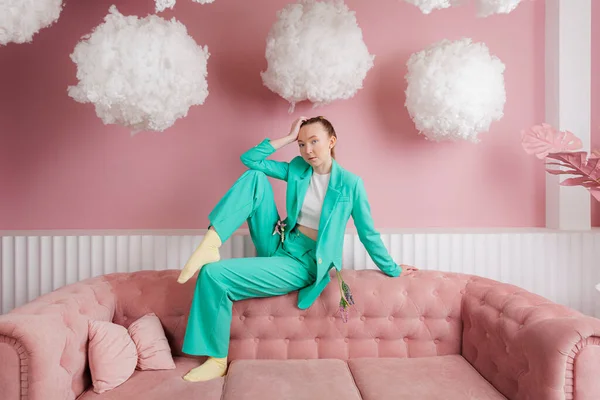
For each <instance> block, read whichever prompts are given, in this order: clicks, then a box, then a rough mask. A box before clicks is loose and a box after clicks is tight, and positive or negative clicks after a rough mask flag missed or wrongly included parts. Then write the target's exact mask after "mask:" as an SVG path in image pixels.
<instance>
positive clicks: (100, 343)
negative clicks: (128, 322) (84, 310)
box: [88, 320, 138, 394]
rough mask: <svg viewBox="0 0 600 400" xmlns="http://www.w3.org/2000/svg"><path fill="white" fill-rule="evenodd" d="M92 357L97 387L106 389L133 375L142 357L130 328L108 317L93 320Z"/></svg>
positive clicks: (91, 326)
mask: <svg viewBox="0 0 600 400" xmlns="http://www.w3.org/2000/svg"><path fill="white" fill-rule="evenodd" d="M88 328H89V340H90V342H89V348H88V357H89V363H90V372H91V374H92V383H93V390H94V392H96V393H99V394H100V393H104V392H106V391H108V390H111V389H114V388H116V387H117V386H119V385H121V384H122V383H123V382H125V381H126V380H127V379H129V378H130V377H131V375H133V373H134V371H135V367H136V364H137V360H138V355H137V350H136V347H135V343H134V342H133V340H132V339H131V337H130V336H129V334H128V332H127V329H125V327H123V326H121V325H117V324H114V323H112V322H107V321H91V320H90V321H89V323H88Z"/></svg>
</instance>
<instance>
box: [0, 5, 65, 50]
mask: <svg viewBox="0 0 600 400" xmlns="http://www.w3.org/2000/svg"><path fill="white" fill-rule="evenodd" d="M62 3H63V2H62V0H0V45H5V44H7V43H10V42H13V43H26V42H31V40H32V39H33V36H34V35H35V34H36V33H38V32H39V31H40V30H41V29H43V28H47V27H49V26H50V25H52V24H53V23H54V22H56V21H57V20H58V17H59V16H60V13H61V11H62V6H63V4H62Z"/></svg>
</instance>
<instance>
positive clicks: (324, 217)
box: [317, 160, 341, 242]
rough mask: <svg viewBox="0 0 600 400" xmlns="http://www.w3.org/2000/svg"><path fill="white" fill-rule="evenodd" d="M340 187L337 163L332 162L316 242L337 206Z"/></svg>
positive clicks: (339, 173)
mask: <svg viewBox="0 0 600 400" xmlns="http://www.w3.org/2000/svg"><path fill="white" fill-rule="evenodd" d="M340 186H341V171H340V166H339V165H338V163H337V161H335V160H333V164H332V166H331V176H330V178H329V185H328V186H327V192H326V193H325V199H324V200H323V208H322V210H321V218H320V220H319V233H318V238H317V242H318V241H319V239H320V238H321V234H322V233H323V232H324V231H325V229H327V224H329V220H330V219H331V212H332V211H333V209H334V208H335V205H336V204H337V201H338V198H339V197H340Z"/></svg>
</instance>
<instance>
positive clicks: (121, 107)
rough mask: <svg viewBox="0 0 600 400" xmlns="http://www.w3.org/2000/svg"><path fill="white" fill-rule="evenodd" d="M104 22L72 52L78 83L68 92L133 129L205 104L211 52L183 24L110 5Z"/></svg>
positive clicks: (169, 121)
mask: <svg viewBox="0 0 600 400" xmlns="http://www.w3.org/2000/svg"><path fill="white" fill-rule="evenodd" d="M104 21H105V22H104V23H102V24H100V25H99V26H97V27H96V28H95V29H94V31H93V32H92V33H91V34H89V35H86V36H84V38H83V40H82V41H80V42H79V43H78V44H77V46H76V47H75V50H74V51H73V53H72V54H71V59H72V60H73V62H74V63H75V64H77V78H78V79H79V83H78V85H76V86H70V87H69V88H68V93H69V96H71V97H72V98H74V99H75V100H76V101H79V102H81V103H93V104H94V106H95V108H96V114H97V115H98V117H99V118H101V119H102V121H103V122H104V123H105V124H119V125H123V126H125V127H129V128H132V129H133V130H134V131H141V130H151V131H163V130H165V129H167V128H169V127H170V126H172V125H173V124H174V123H175V121H176V120H177V119H178V118H182V117H185V116H186V115H187V112H188V110H189V108H190V107H191V106H194V105H200V104H203V103H204V101H205V99H206V98H207V96H208V83H207V80H206V76H207V64H208V58H209V56H210V54H209V52H208V47H207V46H204V47H201V46H199V45H197V44H196V42H195V41H194V39H192V37H191V36H189V35H188V33H187V29H186V27H185V26H184V25H183V24H182V23H180V22H178V21H176V20H175V19H174V18H173V19H171V20H170V21H167V20H165V19H163V18H160V17H158V16H156V15H149V16H147V17H146V18H138V17H137V16H123V15H122V14H120V13H119V11H117V8H116V7H115V6H114V5H113V6H111V7H110V9H109V13H108V14H107V15H106V16H105V17H104Z"/></svg>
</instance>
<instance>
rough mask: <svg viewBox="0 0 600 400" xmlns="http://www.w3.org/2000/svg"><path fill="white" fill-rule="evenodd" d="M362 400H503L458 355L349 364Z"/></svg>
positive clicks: (368, 360) (354, 360)
mask: <svg viewBox="0 0 600 400" xmlns="http://www.w3.org/2000/svg"><path fill="white" fill-rule="evenodd" d="M348 364H349V366H350V371H351V372H352V375H353V376H354V380H355V382H356V385H357V386H358V389H359V390H360V393H361V394H362V397H363V399H364V400H402V399H411V400H412V399H419V400H438V399H444V400H506V398H505V397H504V396H503V395H502V394H500V393H499V392H498V391H497V390H496V389H495V388H494V387H493V386H492V385H491V384H490V383H488V382H487V381H486V380H485V379H484V378H483V377H482V376H481V375H479V373H478V372H477V371H476V370H475V369H474V368H473V367H472V366H471V364H469V363H468V362H467V361H466V360H465V359H464V358H463V357H462V356H460V355H448V356H438V357H421V358H362V359H360V358H359V359H353V360H350V361H349V362H348Z"/></svg>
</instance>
